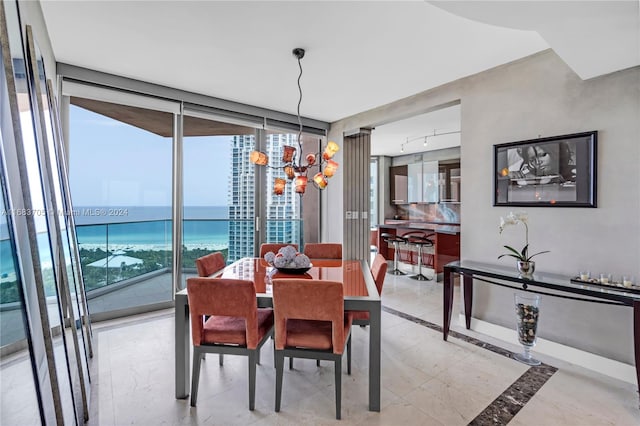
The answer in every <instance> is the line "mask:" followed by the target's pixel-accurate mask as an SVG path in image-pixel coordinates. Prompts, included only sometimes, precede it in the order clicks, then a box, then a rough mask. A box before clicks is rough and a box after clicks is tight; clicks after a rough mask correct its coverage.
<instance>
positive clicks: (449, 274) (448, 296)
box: [442, 266, 453, 340]
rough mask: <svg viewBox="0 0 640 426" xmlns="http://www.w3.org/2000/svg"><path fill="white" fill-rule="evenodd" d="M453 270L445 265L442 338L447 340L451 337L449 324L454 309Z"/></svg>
mask: <svg viewBox="0 0 640 426" xmlns="http://www.w3.org/2000/svg"><path fill="white" fill-rule="evenodd" d="M452 280H453V271H451V269H450V268H448V267H446V266H445V267H444V277H443V286H444V289H443V290H444V291H443V301H444V316H443V318H442V338H443V339H444V340H447V337H449V326H450V325H451V311H452V310H453V282H452Z"/></svg>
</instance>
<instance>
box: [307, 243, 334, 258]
mask: <svg viewBox="0 0 640 426" xmlns="http://www.w3.org/2000/svg"><path fill="white" fill-rule="evenodd" d="M304 254H306V255H307V257H308V258H309V259H342V244H341V243H306V244H305V245H304Z"/></svg>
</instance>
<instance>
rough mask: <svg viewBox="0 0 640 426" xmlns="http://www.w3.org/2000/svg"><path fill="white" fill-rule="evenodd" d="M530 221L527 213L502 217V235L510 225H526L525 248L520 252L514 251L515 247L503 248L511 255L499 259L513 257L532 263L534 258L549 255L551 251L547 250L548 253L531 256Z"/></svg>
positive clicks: (506, 254) (507, 254)
mask: <svg viewBox="0 0 640 426" xmlns="http://www.w3.org/2000/svg"><path fill="white" fill-rule="evenodd" d="M528 220H529V216H528V215H527V213H526V212H517V213H513V212H509V214H508V215H507V216H506V218H504V217H500V233H501V234H502V231H504V229H505V228H506V227H507V226H508V225H517V224H518V223H522V224H523V225H524V248H523V249H522V250H521V251H518V250H516V249H514V248H513V247H510V246H503V247H504V248H506V249H507V250H509V251H510V253H505V254H501V255H500V256H498V259H500V258H501V257H504V256H511V257H515V258H516V259H518V260H519V261H521V262H530V261H531V258H533V257H534V256H537V255H539V254H542V253H549V251H548V250H546V251H541V252H538V253H535V254H532V255H529V225H528Z"/></svg>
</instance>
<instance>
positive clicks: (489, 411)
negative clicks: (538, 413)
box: [382, 306, 558, 425]
mask: <svg viewBox="0 0 640 426" xmlns="http://www.w3.org/2000/svg"><path fill="white" fill-rule="evenodd" d="M382 310H383V311H384V312H388V313H390V314H393V315H397V316H399V317H401V318H404V319H406V320H408V321H411V322H414V323H416V324H420V325H422V326H425V327H428V328H430V329H432V330H436V331H438V332H440V333H442V326H439V325H437V324H434V323H432V322H429V321H425V320H423V319H420V318H417V317H414V316H412V315H408V314H405V313H404V312H400V311H397V310H395V309H391V308H389V307H386V306H382ZM450 338H457V339H462V340H464V341H465V342H467V343H470V344H472V345H476V346H478V347H481V348H483V349H486V350H489V351H492V352H495V353H497V354H499V355H503V356H506V357H507V358H513V355H514V353H513V352H511V351H508V350H506V349H503V348H500V347H498V346H495V345H492V344H490V343H487V342H483V341H481V340H478V339H475V338H473V337H469V336H466V335H464V334H461V333H458V332H456V331H452V332H451V333H450ZM557 370H558V369H557V368H555V367H552V366H550V365H546V364H542V365H539V366H536V367H532V368H530V369H529V370H527V371H525V373H524V374H523V375H522V376H520V377H519V378H518V379H517V380H516V381H515V382H514V383H512V384H511V386H509V388H507V389H506V390H505V391H504V392H503V393H502V394H501V395H500V396H498V397H497V398H496V399H495V400H494V401H493V402H492V403H491V404H490V405H489V406H488V407H487V408H485V409H484V410H483V411H482V413H480V414H479V415H478V416H477V417H476V418H474V419H473V420H472V421H471V422H470V423H469V424H470V425H504V424H507V423H509V421H510V420H511V419H512V418H513V417H514V416H515V415H516V414H517V413H518V411H520V409H521V408H522V407H523V406H524V405H525V404H526V403H527V402H528V401H529V400H530V399H531V397H533V395H535V393H536V392H537V391H538V390H539V389H540V388H541V387H542V385H544V384H545V383H546V382H547V380H549V378H550V377H551V376H552V375H553V374H554V373H555V372H556V371H557Z"/></svg>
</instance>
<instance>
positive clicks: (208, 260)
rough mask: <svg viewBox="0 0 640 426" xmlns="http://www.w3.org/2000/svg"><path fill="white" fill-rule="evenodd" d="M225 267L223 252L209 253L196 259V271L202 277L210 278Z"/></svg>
mask: <svg viewBox="0 0 640 426" xmlns="http://www.w3.org/2000/svg"><path fill="white" fill-rule="evenodd" d="M224 267H225V261H224V256H223V255H222V252H219V251H217V252H215V253H209V254H207V255H204V256H202V257H199V258H197V259H196V269H197V270H198V275H199V276H201V277H208V276H210V275H211V274H213V273H215V272H218V271H219V270H221V269H222V268H224Z"/></svg>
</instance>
